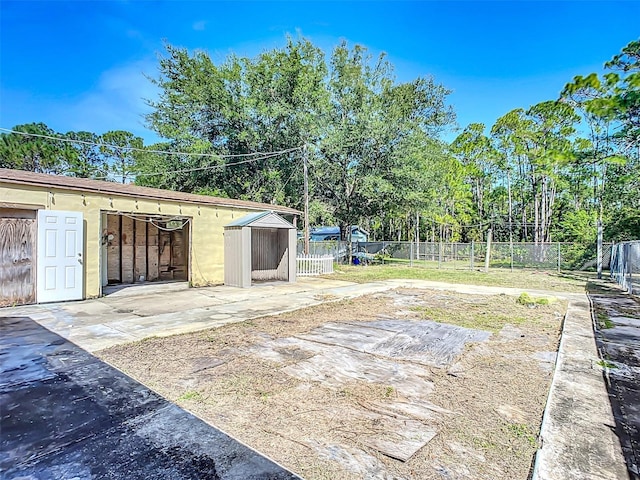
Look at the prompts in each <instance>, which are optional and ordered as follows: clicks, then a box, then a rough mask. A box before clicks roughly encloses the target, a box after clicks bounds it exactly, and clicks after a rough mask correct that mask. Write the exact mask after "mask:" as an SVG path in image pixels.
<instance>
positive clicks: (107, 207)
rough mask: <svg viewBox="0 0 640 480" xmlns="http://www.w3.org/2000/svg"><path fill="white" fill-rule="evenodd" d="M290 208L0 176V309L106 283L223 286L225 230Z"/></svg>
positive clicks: (82, 294)
mask: <svg viewBox="0 0 640 480" xmlns="http://www.w3.org/2000/svg"><path fill="white" fill-rule="evenodd" d="M262 211H272V212H275V213H278V214H280V215H283V216H284V218H286V219H287V220H289V221H291V222H292V223H293V224H295V222H296V219H297V216H298V215H299V214H300V213H301V212H299V211H298V210H295V209H292V208H288V207H282V206H278V205H270V204H263V203H256V202H249V201H242V200H234V199H228V198H218V197H211V196H205V195H194V194H189V193H181V192H174V191H168V190H159V189H154V188H147V187H139V186H135V185H129V184H120V183H112V182H105V181H99V180H89V179H82V178H73V177H64V176H56V175H46V174H39V173H32V172H25V171H20V170H7V169H0V305H8V304H20V303H31V302H35V301H37V302H46V301H62V300H76V299H81V298H92V297H97V296H100V295H101V294H102V288H103V287H104V286H105V285H107V284H109V283H142V282H149V281H156V280H182V281H188V282H190V284H191V285H193V286H204V285H213V284H221V283H223V281H224V238H223V232H224V226H225V225H228V224H231V223H233V222H234V221H237V220H238V219H240V218H242V217H243V216H245V215H247V214H249V213H255V212H262Z"/></svg>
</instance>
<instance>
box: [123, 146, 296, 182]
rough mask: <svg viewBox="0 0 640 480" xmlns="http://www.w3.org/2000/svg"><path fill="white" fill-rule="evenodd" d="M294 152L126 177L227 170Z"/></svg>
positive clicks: (285, 151) (290, 150) (133, 174)
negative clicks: (217, 169) (227, 168)
mask: <svg viewBox="0 0 640 480" xmlns="http://www.w3.org/2000/svg"><path fill="white" fill-rule="evenodd" d="M294 150H297V148H292V149H289V150H283V151H282V152H273V153H267V154H263V156H261V157H257V158H249V159H247V160H241V161H239V162H233V163H222V164H220V165H207V166H205V167H194V168H183V169H181V170H170V171H161V172H141V173H128V174H126V175H125V176H126V177H151V176H156V175H166V174H173V173H189V172H198V171H202V170H213V169H216V168H226V167H232V166H234V165H242V164H244V163H251V162H257V161H259V160H267V159H269V158H273V157H277V156H278V155H281V154H282V153H283V152H284V153H290V152H292V151H294Z"/></svg>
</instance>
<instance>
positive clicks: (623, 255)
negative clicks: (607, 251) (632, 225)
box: [610, 240, 640, 294]
mask: <svg viewBox="0 0 640 480" xmlns="http://www.w3.org/2000/svg"><path fill="white" fill-rule="evenodd" d="M610 270H611V279H612V280H615V281H616V282H617V283H618V284H620V285H621V286H622V288H624V289H625V290H626V291H627V292H629V293H631V294H640V240H637V241H635V242H622V243H616V244H614V245H613V247H612V251H611V267H610Z"/></svg>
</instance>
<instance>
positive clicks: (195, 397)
mask: <svg viewBox="0 0 640 480" xmlns="http://www.w3.org/2000/svg"><path fill="white" fill-rule="evenodd" d="M181 400H192V401H194V402H201V401H202V400H203V398H202V394H201V393H200V392H197V391H195V390H190V391H188V392H185V393H184V394H182V395H180V396H179V397H178V401H181Z"/></svg>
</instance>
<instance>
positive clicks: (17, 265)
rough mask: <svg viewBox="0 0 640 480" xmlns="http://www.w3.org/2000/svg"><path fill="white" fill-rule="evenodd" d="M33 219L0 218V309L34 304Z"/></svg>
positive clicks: (34, 225) (34, 223)
mask: <svg viewBox="0 0 640 480" xmlns="http://www.w3.org/2000/svg"><path fill="white" fill-rule="evenodd" d="M35 228H36V220H35V218H0V307H6V306H9V305H23V304H27V303H34V302H35V301H36V289H35Z"/></svg>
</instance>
